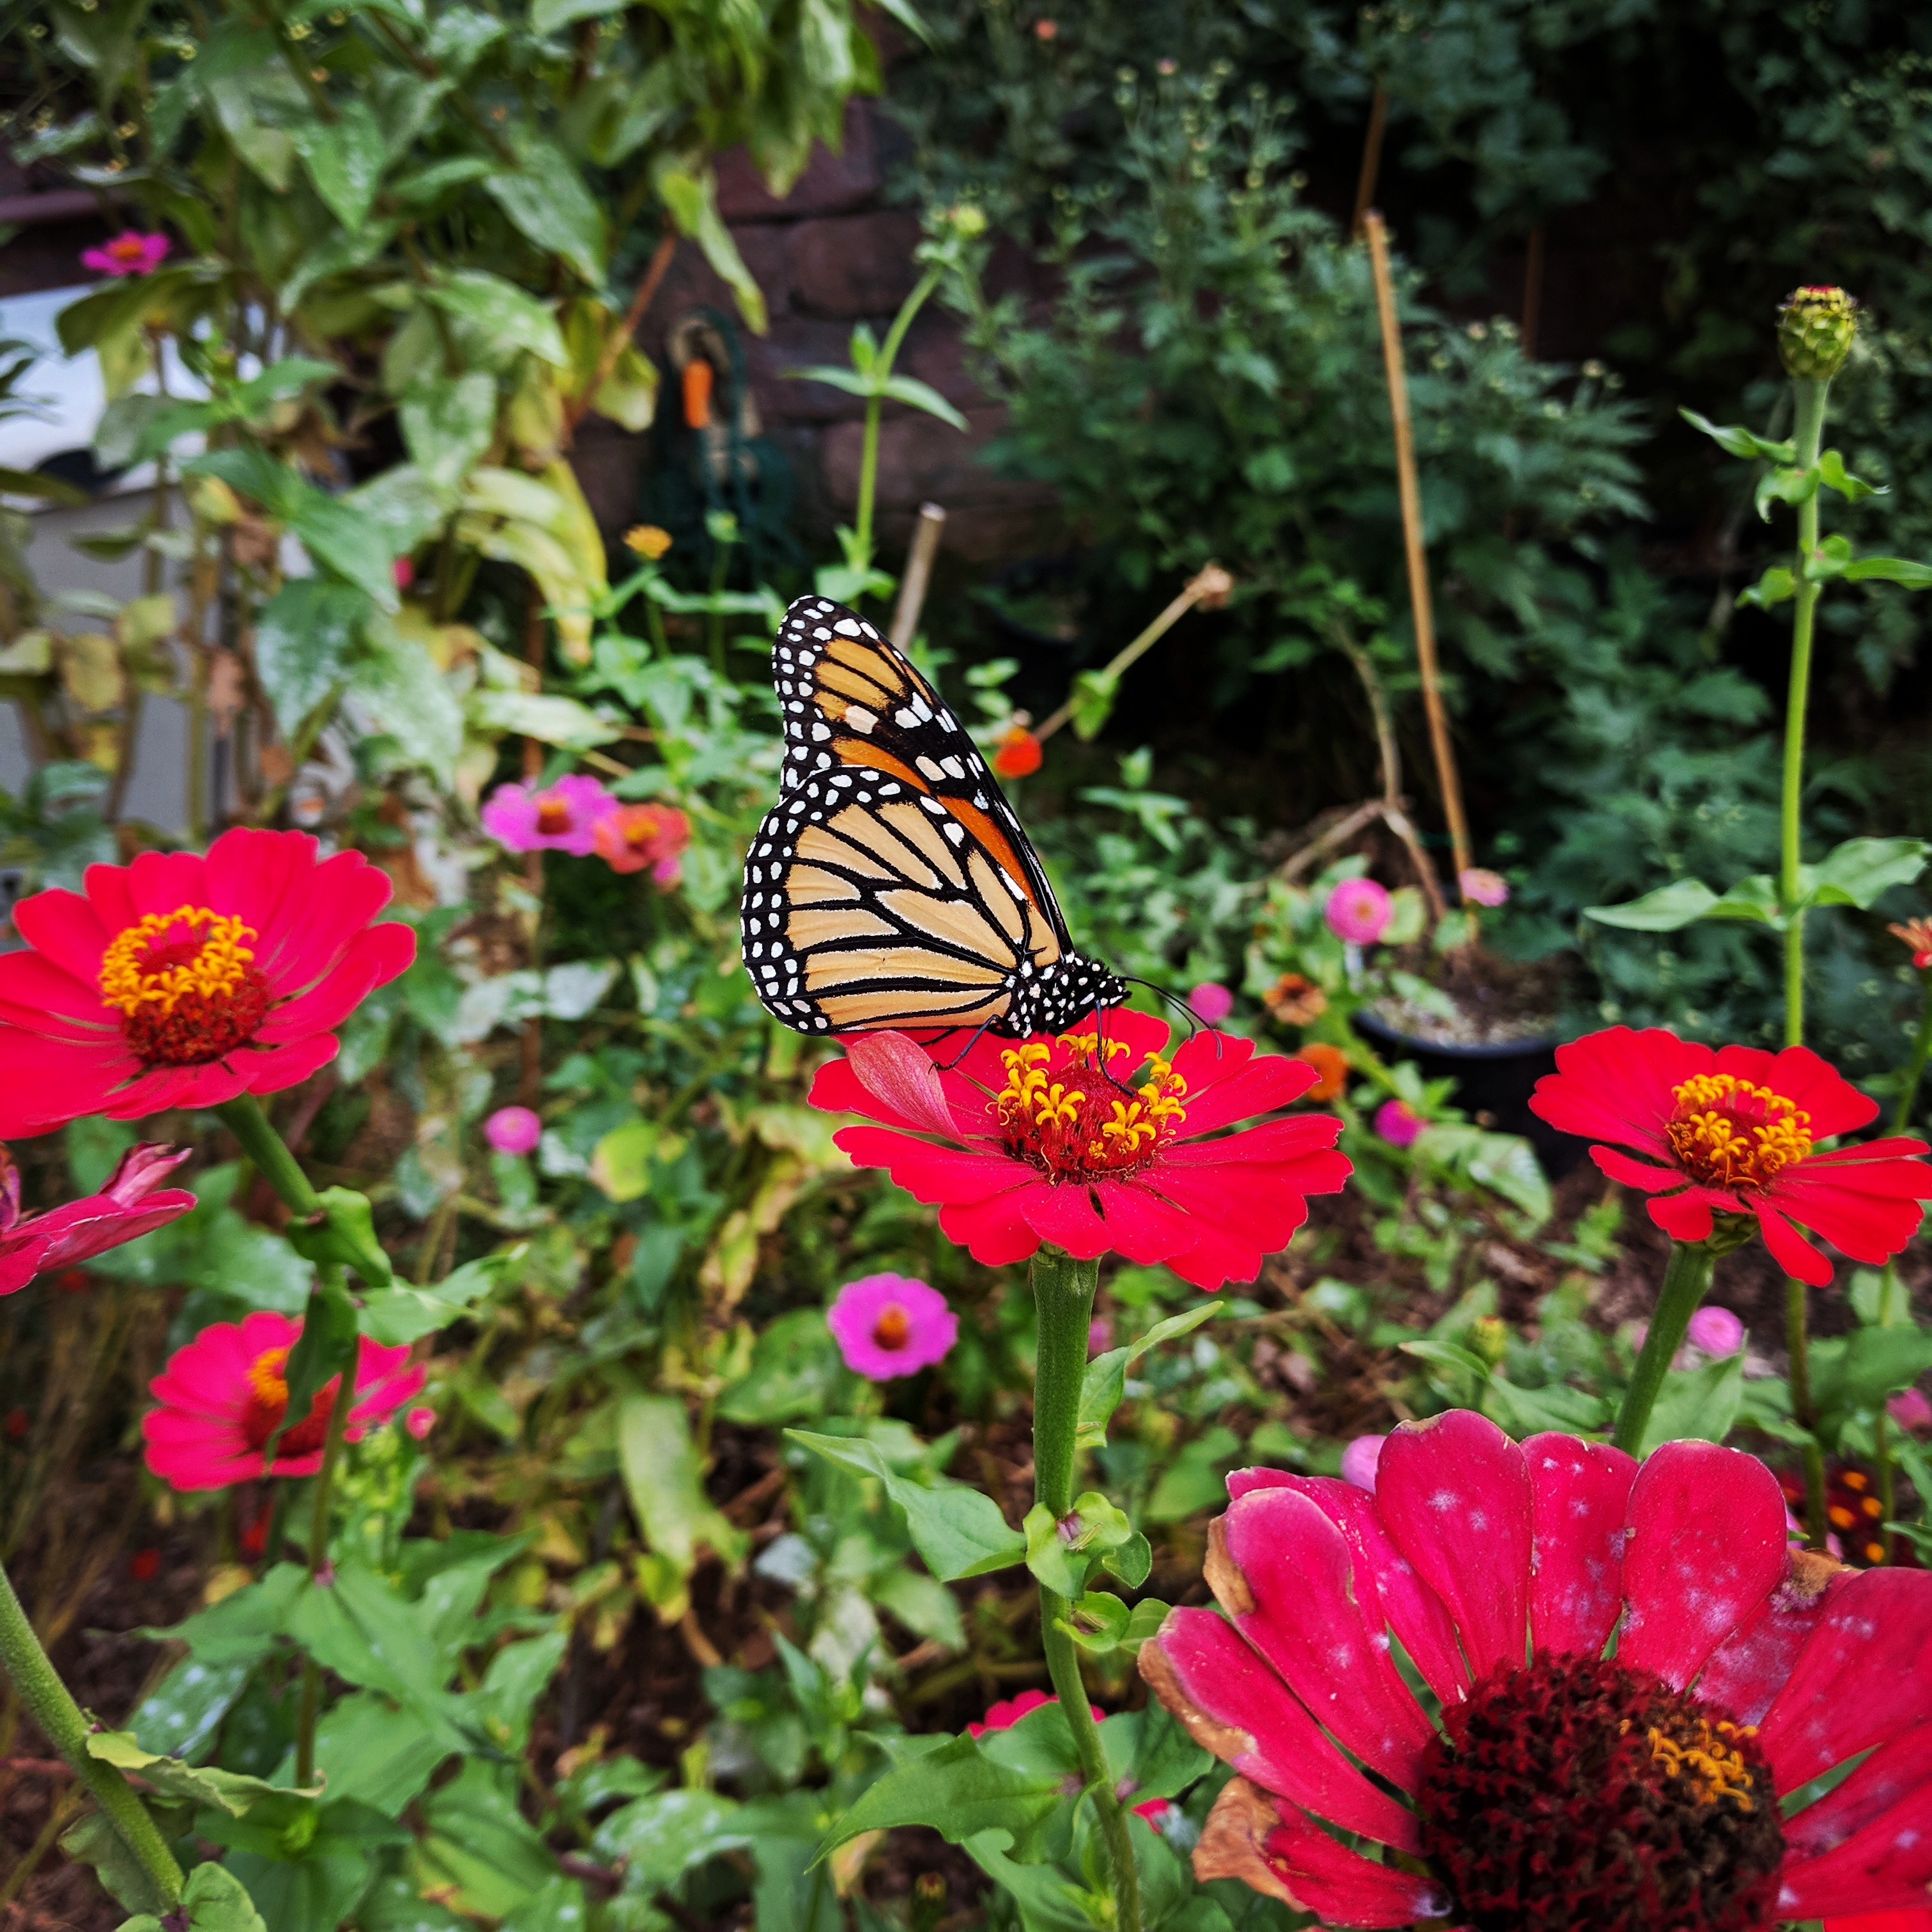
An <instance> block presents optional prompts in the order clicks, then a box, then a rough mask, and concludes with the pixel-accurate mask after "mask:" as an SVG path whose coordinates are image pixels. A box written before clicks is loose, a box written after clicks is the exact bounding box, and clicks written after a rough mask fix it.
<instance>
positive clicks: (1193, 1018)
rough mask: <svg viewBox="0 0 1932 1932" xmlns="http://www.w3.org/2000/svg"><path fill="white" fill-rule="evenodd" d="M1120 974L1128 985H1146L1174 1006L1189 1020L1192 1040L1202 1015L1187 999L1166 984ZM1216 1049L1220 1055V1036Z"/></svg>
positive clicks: (1164, 1003) (1167, 1003)
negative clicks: (1177, 994) (1162, 984)
mask: <svg viewBox="0 0 1932 1932" xmlns="http://www.w3.org/2000/svg"><path fill="white" fill-rule="evenodd" d="M1119 977H1120V978H1121V980H1122V981H1123V982H1124V983H1125V984H1126V985H1127V986H1145V988H1146V989H1148V992H1150V993H1151V994H1152V995H1154V998H1156V999H1157V1000H1159V1001H1160V1002H1161V1003H1162V1004H1163V1005H1165V1006H1169V1007H1172V1008H1173V1009H1174V1010H1175V1012H1176V1013H1178V1014H1179V1015H1180V1016H1181V1018H1182V1019H1184V1020H1185V1021H1186V1022H1187V1037H1188V1038H1189V1039H1190V1040H1192V1039H1193V1037H1194V1036H1195V1035H1196V1034H1198V1033H1199V1031H1201V1024H1202V1022H1201V1016H1200V1015H1199V1013H1196V1011H1195V1010H1194V1009H1193V1007H1190V1005H1189V1004H1187V1001H1185V1000H1183V999H1179V998H1176V997H1175V995H1173V994H1172V993H1170V992H1169V991H1168V990H1167V989H1166V987H1165V986H1156V985H1155V984H1154V982H1153V981H1152V980H1136V979H1135V978H1134V977H1133V976H1132V975H1131V974H1126V973H1123V974H1121V975H1120V976H1119ZM1214 1050H1215V1052H1216V1054H1217V1055H1219V1053H1220V1044H1219V1041H1218V1037H1217V1044H1216V1046H1215V1049H1214Z"/></svg>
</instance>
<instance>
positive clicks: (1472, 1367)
mask: <svg viewBox="0 0 1932 1932" xmlns="http://www.w3.org/2000/svg"><path fill="white" fill-rule="evenodd" d="M1402 1352H1403V1354H1404V1355H1413V1356H1415V1358H1416V1359H1417V1360H1418V1361H1424V1362H1433V1363H1434V1364H1436V1367H1438V1368H1442V1369H1454V1370H1458V1371H1460V1373H1462V1374H1463V1375H1466V1376H1475V1379H1476V1380H1477V1381H1478V1383H1481V1382H1487V1381H1488V1380H1489V1378H1490V1365H1489V1364H1488V1363H1487V1362H1486V1361H1484V1360H1483V1358H1482V1357H1481V1356H1480V1355H1478V1354H1476V1353H1475V1351H1474V1350H1473V1349H1465V1348H1463V1347H1461V1346H1459V1345H1458V1344H1457V1343H1454V1342H1438V1341H1435V1340H1431V1339H1430V1338H1428V1337H1424V1339H1423V1340H1421V1341H1418V1342H1405V1343H1403V1345H1402Z"/></svg>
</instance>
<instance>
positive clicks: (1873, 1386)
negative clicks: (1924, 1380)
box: [1811, 1328, 1932, 1444]
mask: <svg viewBox="0 0 1932 1932" xmlns="http://www.w3.org/2000/svg"><path fill="white" fill-rule="evenodd" d="M1927 1369H1932V1331H1928V1330H1926V1329H1922V1328H1861V1329H1858V1331H1855V1333H1854V1334H1851V1335H1849V1336H1848V1337H1844V1338H1843V1340H1837V1341H1833V1342H1831V1343H1823V1342H1820V1343H1814V1344H1813V1361H1812V1365H1811V1388H1812V1400H1813V1403H1814V1406H1815V1408H1816V1409H1817V1416H1818V1426H1819V1433H1820V1436H1823V1437H1824V1438H1825V1439H1826V1442H1828V1444H1829V1443H1835V1442H1836V1441H1837V1439H1838V1432H1839V1430H1841V1429H1842V1428H1843V1427H1844V1425H1845V1424H1846V1422H1847V1421H1849V1420H1850V1419H1851V1418H1852V1417H1853V1416H1855V1415H1858V1414H1859V1413H1861V1412H1863V1411H1865V1410H1868V1409H1876V1408H1877V1407H1878V1406H1879V1404H1880V1403H1882V1402H1883V1401H1884V1400H1885V1397H1887V1396H1888V1395H1894V1394H1897V1392H1898V1391H1899V1390H1900V1389H1903V1388H1910V1387H1911V1386H1912V1384H1913V1383H1914V1382H1916V1381H1917V1380H1918V1378H1919V1377H1920V1376H1922V1375H1923V1374H1924V1373H1925V1371H1926V1370H1927Z"/></svg>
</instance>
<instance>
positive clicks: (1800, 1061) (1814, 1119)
mask: <svg viewBox="0 0 1932 1932" xmlns="http://www.w3.org/2000/svg"><path fill="white" fill-rule="evenodd" d="M1751 1069H1755V1071H1750V1070H1751ZM1718 1071H1719V1072H1720V1073H1736V1074H1738V1075H1739V1076H1742V1078H1744V1079H1748V1080H1752V1081H1755V1082H1757V1084H1758V1085H1760V1086H1763V1087H1769V1088H1770V1089H1771V1091H1772V1092H1773V1093H1774V1094H1783V1095H1784V1097H1785V1098H1786V1099H1787V1100H1790V1101H1792V1102H1793V1103H1795V1104H1796V1105H1797V1106H1800V1107H1802V1108H1803V1109H1805V1112H1807V1113H1808V1114H1809V1115H1811V1138H1812V1139H1814V1140H1820V1141H1823V1140H1829V1139H1831V1138H1832V1136H1833V1135H1834V1134H1843V1133H1849V1132H1850V1131H1851V1130H1852V1128H1854V1127H1863V1126H1864V1124H1865V1123H1866V1122H1867V1121H1871V1120H1875V1119H1876V1118H1877V1117H1878V1103H1877V1102H1876V1100H1873V1098H1872V1097H1871V1096H1870V1094H1861V1093H1860V1092H1859V1091H1858V1089H1857V1088H1855V1087H1854V1086H1853V1085H1852V1083H1851V1082H1849V1080H1847V1079H1845V1077H1844V1076H1843V1075H1842V1074H1841V1073H1839V1071H1838V1069H1837V1068H1836V1067H1834V1066H1833V1065H1832V1063H1831V1062H1830V1061H1829V1060H1824V1059H1821V1058H1820V1057H1819V1056H1818V1055H1817V1054H1815V1053H1814V1052H1812V1051H1811V1049H1810V1048H1809V1047H1808V1046H1787V1047H1786V1048H1785V1049H1784V1050H1783V1051H1782V1052H1779V1053H1776V1054H1770V1053H1766V1052H1764V1051H1763V1049H1762V1048H1759V1047H1754V1046H1727V1047H1725V1048H1723V1049H1721V1051H1720V1052H1719V1053H1718Z"/></svg>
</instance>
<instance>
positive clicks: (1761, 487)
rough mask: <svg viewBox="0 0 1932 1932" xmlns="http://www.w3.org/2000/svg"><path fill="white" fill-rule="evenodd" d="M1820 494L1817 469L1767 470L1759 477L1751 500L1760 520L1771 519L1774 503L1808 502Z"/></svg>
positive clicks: (1793, 503) (1795, 503)
mask: <svg viewBox="0 0 1932 1932" xmlns="http://www.w3.org/2000/svg"><path fill="white" fill-rule="evenodd" d="M1817 493H1818V472H1817V470H1815V469H1767V470H1766V472H1765V473H1764V474H1763V475H1762V476H1760V478H1758V479H1757V487H1756V488H1755V489H1754V490H1753V491H1752V492H1751V499H1752V501H1753V502H1754V504H1755V505H1757V514H1758V520H1760V522H1761V523H1769V521H1770V520H1771V506H1772V504H1774V503H1790V504H1791V505H1794V506H1795V505H1798V504H1800V503H1808V502H1810V501H1811V499H1812V498H1813V497H1814V496H1817Z"/></svg>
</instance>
